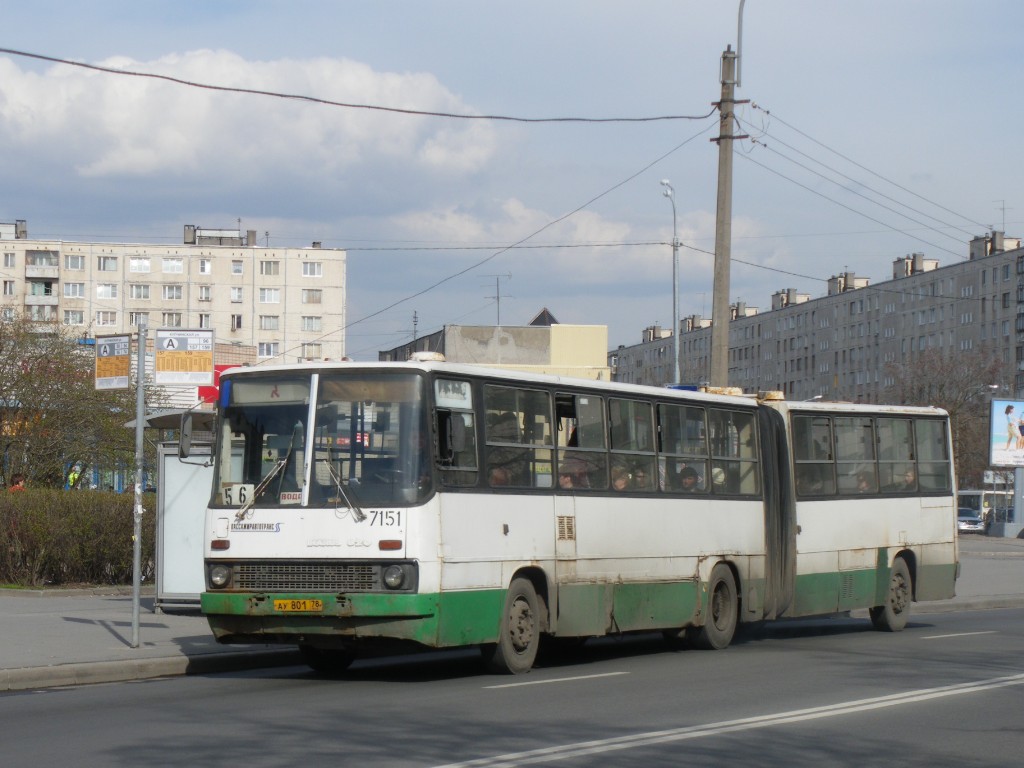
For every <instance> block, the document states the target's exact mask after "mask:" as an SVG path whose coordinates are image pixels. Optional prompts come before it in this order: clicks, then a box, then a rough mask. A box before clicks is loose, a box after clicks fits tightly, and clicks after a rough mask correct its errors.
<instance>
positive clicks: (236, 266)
mask: <svg viewBox="0 0 1024 768" xmlns="http://www.w3.org/2000/svg"><path fill="white" fill-rule="evenodd" d="M243 271H244V270H243V268H242V262H241V261H240V260H239V259H235V260H234V261H232V262H231V274H232V275H241V274H242V273H243Z"/></svg>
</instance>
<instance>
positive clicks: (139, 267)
mask: <svg viewBox="0 0 1024 768" xmlns="http://www.w3.org/2000/svg"><path fill="white" fill-rule="evenodd" d="M128 271H129V272H149V256H132V257H131V258H130V259H129V260H128Z"/></svg>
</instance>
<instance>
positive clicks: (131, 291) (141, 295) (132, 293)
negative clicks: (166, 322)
mask: <svg viewBox="0 0 1024 768" xmlns="http://www.w3.org/2000/svg"><path fill="white" fill-rule="evenodd" d="M128 296H129V297H130V298H132V299H136V300H138V301H149V283H133V284H132V285H130V286H129V287H128Z"/></svg>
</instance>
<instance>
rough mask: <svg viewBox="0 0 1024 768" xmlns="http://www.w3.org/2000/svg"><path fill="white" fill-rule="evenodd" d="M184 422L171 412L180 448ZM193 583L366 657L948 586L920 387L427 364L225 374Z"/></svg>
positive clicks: (951, 530)
mask: <svg viewBox="0 0 1024 768" xmlns="http://www.w3.org/2000/svg"><path fill="white" fill-rule="evenodd" d="M188 433H189V423H188V417H187V416H186V418H185V420H184V421H183V424H182V445H183V451H182V452H183V453H187V445H188ZM213 462H214V479H213V488H212V492H211V496H210V501H209V506H208V511H207V515H206V524H205V530H204V533H203V538H204V543H205V544H204V546H205V574H206V575H205V578H206V587H205V591H204V592H203V593H202V596H201V605H202V610H203V612H204V614H205V615H206V616H207V618H208V620H209V623H210V626H211V628H212V631H213V632H214V635H215V637H216V638H217V640H218V641H219V642H222V643H279V644H291V645H295V646H297V647H298V648H299V650H300V651H301V653H302V655H303V658H304V659H305V661H306V662H307V663H308V664H309V665H310V666H311V667H313V668H314V669H316V670H318V671H322V672H336V671H339V670H341V669H344V668H345V667H347V666H348V665H349V664H350V663H351V661H352V660H353V659H354V658H356V656H357V655H359V654H362V653H374V654H376V653H380V652H383V651H387V650H390V649H403V648H409V647H420V648H422V647H427V648H442V647H453V646H466V645H479V646H480V647H481V648H482V650H483V654H484V657H485V659H486V660H487V662H488V664H489V666H490V668H491V669H493V670H495V671H500V672H510V673H521V672H526V671H528V670H529V669H530V668H531V667H532V666H533V664H534V660H535V658H536V654H537V650H538V647H539V644H540V643H541V642H545V641H546V639H547V638H556V639H557V638H587V637H594V636H602V635H608V634H618V633H624V632H634V631H651V630H661V631H662V632H663V633H664V634H665V635H666V636H669V637H685V638H686V639H687V640H689V641H690V643H691V644H693V645H695V646H697V647H701V648H707V649H721V648H725V647H726V646H728V645H729V644H730V642H731V641H732V638H733V634H734V632H735V631H736V628H737V625H738V624H742V623H746V622H756V621H762V620H765V619H774V618H783V617H796V616H813V615H827V614H832V613H837V612H840V611H848V610H851V609H855V608H867V609H870V615H871V619H872V621H873V623H874V625H875V626H876V627H877V628H879V629H882V630H887V631H898V630H900V629H902V628H903V627H904V625H905V623H906V621H907V617H908V615H909V612H910V603H911V601H912V600H936V599H942V598H949V597H952V596H953V592H954V585H955V579H956V576H957V568H958V564H957V537H956V508H955V504H954V501H955V497H954V490H953V489H954V482H953V461H952V452H951V443H950V431H949V424H948V418H947V416H946V414H945V413H944V412H943V411H941V410H938V409H934V408H905V407H896V406H868V405H851V404H839V403H824V402H801V403H787V402H785V401H782V400H779V399H772V398H770V397H763V398H755V397H750V396H738V395H726V394H708V393H697V392H688V391H683V390H673V389H667V388H664V389H663V388H656V387H646V386H637V385H623V384H615V383H607V382H594V381H587V380H578V379H566V378H558V377H551V376H541V375H533V374H527V373H518V372H513V371H502V370H488V369H485V368H480V367H476V366H463V365H454V364H448V363H444V362H419V361H411V362H408V363H367V364H362V363H323V364H301V365H289V366H276V367H266V368H244V369H243V368H239V369H234V370H232V371H229V372H225V373H224V374H223V375H222V379H221V389H220V393H219V398H218V405H217V421H216V426H215V429H214V446H213Z"/></svg>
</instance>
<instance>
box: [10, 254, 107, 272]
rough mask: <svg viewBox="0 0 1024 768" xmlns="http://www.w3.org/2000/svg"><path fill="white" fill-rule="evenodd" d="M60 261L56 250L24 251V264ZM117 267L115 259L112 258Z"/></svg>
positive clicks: (45, 265) (49, 265) (52, 263)
mask: <svg viewBox="0 0 1024 768" xmlns="http://www.w3.org/2000/svg"><path fill="white" fill-rule="evenodd" d="M59 263H60V262H59V261H58V256H57V252H56V251H25V264H26V265H27V266H29V267H56V266H57V265H58V264H59ZM114 269H117V259H116V258H115V259H114Z"/></svg>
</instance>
